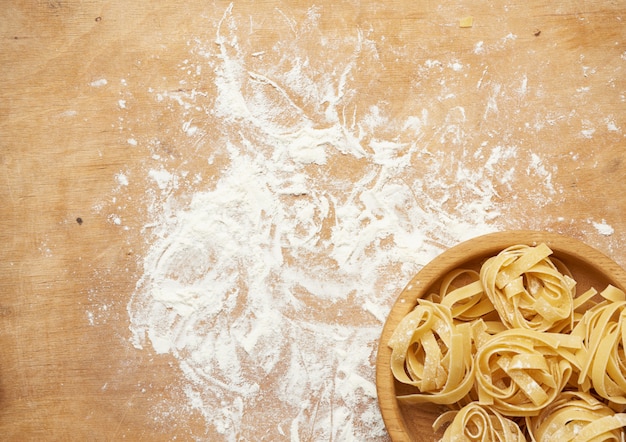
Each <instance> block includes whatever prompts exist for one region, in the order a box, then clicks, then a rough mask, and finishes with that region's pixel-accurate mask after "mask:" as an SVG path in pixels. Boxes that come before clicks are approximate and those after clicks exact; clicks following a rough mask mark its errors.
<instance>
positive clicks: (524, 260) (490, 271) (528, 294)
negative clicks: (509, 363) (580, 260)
mask: <svg viewBox="0 0 626 442" xmlns="http://www.w3.org/2000/svg"><path fill="white" fill-rule="evenodd" d="M551 254H552V250H551V249H550V248H549V247H548V246H547V245H545V244H540V245H538V246H536V247H530V246H526V245H514V246H511V247H508V248H506V249H504V250H503V251H501V252H500V253H499V254H498V255H496V256H493V257H491V258H489V259H488V260H487V261H486V262H485V263H484V264H483V265H482V267H481V269H480V280H481V281H482V284H483V288H484V290H485V293H486V294H487V297H488V298H489V299H490V300H491V302H492V303H493V305H494V308H495V309H496V311H497V312H498V314H499V315H500V319H501V320H502V322H503V323H504V324H505V326H506V327H507V328H523V329H529V330H535V331H548V332H561V331H564V330H565V331H569V330H570V329H571V328H572V327H573V321H574V302H573V299H574V295H575V290H576V282H575V281H574V280H573V279H572V278H571V277H570V276H569V275H564V274H563V273H561V272H560V271H559V269H558V268H557V266H556V264H555V263H554V262H552V261H551V260H550V258H549V256H550V255H551Z"/></svg>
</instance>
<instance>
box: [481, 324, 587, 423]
mask: <svg viewBox="0 0 626 442" xmlns="http://www.w3.org/2000/svg"><path fill="white" fill-rule="evenodd" d="M581 347H582V341H581V339H578V338H577V337H571V336H566V335H561V334H558V333H545V332H544V333H541V332H535V331H532V330H525V329H512V330H506V331H503V332H501V333H498V334H496V335H494V336H493V337H492V338H491V339H490V340H489V341H487V342H486V343H485V344H484V345H482V346H481V347H479V348H478V352H477V353H476V356H475V359H476V367H475V370H476V387H477V392H478V399H479V401H480V403H481V404H485V405H491V406H492V407H493V408H494V409H495V410H497V411H498V412H500V413H502V414H503V415H505V416H529V415H533V414H537V413H538V412H539V411H540V410H541V409H542V408H543V407H545V406H546V405H548V404H549V403H550V402H552V401H553V400H554V398H555V397H556V396H557V395H558V394H559V393H560V392H561V391H562V390H563V388H564V387H565V385H566V384H567V382H568V381H569V379H570V376H571V374H572V372H573V371H574V368H577V366H576V365H575V362H576V357H575V352H576V350H578V349H580V348H581Z"/></svg>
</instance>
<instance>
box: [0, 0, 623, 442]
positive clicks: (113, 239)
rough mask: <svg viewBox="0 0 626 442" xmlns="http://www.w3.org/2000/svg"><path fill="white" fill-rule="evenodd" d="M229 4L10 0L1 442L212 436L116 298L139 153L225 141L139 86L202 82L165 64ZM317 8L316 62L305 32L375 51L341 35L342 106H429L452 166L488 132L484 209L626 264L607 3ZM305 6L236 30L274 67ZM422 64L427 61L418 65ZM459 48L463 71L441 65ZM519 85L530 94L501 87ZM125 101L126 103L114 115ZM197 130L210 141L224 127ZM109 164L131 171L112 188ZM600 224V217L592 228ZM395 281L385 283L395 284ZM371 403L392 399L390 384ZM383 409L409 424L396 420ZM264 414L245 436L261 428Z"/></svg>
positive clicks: (5, 50) (615, 69)
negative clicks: (605, 228) (349, 61)
mask: <svg viewBox="0 0 626 442" xmlns="http://www.w3.org/2000/svg"><path fill="white" fill-rule="evenodd" d="M228 5H229V3H227V2H220V1H217V2H212V3H209V2H206V1H200V0H190V1H185V2H182V1H168V2H152V1H147V0H138V1H133V2H128V1H122V0H110V1H100V0H80V1H79V0H40V1H21V0H8V1H6V2H3V5H2V8H0V41H1V42H2V46H1V49H0V203H1V204H0V210H1V211H2V212H1V216H0V253H1V256H2V260H0V275H2V276H1V278H0V293H1V294H0V434H1V435H2V439H3V440H20V441H21V440H85V439H89V440H120V439H126V440H140V439H143V440H172V439H174V438H177V439H178V440H188V439H194V438H200V439H202V438H208V439H209V440H216V439H219V438H220V437H224V435H220V434H217V433H211V430H210V429H207V426H206V423H205V422H204V420H203V418H202V416H200V414H199V413H198V412H197V410H193V409H191V408H189V407H184V406H181V407H173V406H172V404H181V403H183V404H184V403H185V401H184V392H183V391H182V390H181V388H179V384H178V383H177V379H179V377H180V373H179V371H177V369H176V366H175V363H174V362H175V361H173V360H172V359H171V357H169V356H164V355H157V354H155V353H154V352H153V351H150V350H148V349H145V350H142V351H140V350H137V349H135V348H134V347H132V346H131V345H130V343H129V337H130V333H129V330H128V327H129V325H128V314H127V311H126V306H127V303H128V301H129V298H130V296H131V294H132V292H133V290H134V287H135V284H136V282H137V280H138V279H139V277H140V276H141V271H142V269H141V257H142V255H143V253H145V251H146V249H147V247H148V244H147V238H146V234H145V232H144V230H143V226H144V225H145V224H146V223H147V222H149V221H150V217H149V213H148V208H147V204H146V203H145V194H144V193H145V188H146V185H143V186H142V184H146V183H145V182H144V181H146V180H147V178H146V177H145V173H143V172H145V167H146V164H147V162H149V161H150V158H152V157H153V156H155V155H160V156H161V157H162V158H168V161H169V163H168V165H169V166H171V167H172V168H176V167H178V166H180V165H181V164H183V163H185V164H186V167H188V169H189V172H190V173H191V174H193V173H195V172H197V171H208V172H209V173H207V175H210V172H211V170H212V169H211V168H214V170H216V171H217V170H219V168H220V167H221V164H220V159H219V158H218V159H217V160H216V162H215V163H214V164H212V165H207V161H206V158H205V157H203V156H202V155H200V154H198V153H197V152H196V151H194V150H193V149H192V148H193V146H189V144H188V141H185V140H186V138H185V136H184V134H182V133H181V131H180V125H181V118H180V114H177V113H176V112H175V111H174V110H172V109H167V108H165V107H158V106H156V105H155V100H154V97H153V94H152V93H151V92H150V90H158V91H169V92H175V91H178V90H180V89H181V88H182V87H189V88H194V87H196V88H198V89H199V90H206V91H208V93H210V94H211V93H212V94H214V93H215V88H214V87H213V85H212V84H211V81H212V79H211V77H210V76H206V77H202V78H199V79H197V80H196V83H194V84H187V86H181V84H180V72H181V71H180V69H181V64H182V62H183V60H185V58H187V57H189V54H190V50H189V42H190V41H191V40H193V39H200V40H201V41H203V42H206V44H207V45H208V46H211V45H213V44H214V43H213V41H214V39H215V35H216V27H217V23H218V22H219V20H220V19H221V17H222V16H223V14H224V11H225V10H226V8H227V7H228ZM316 5H317V6H316V8H317V9H315V11H317V13H318V14H319V16H320V18H319V25H318V27H319V29H317V30H316V32H314V33H312V34H311V35H312V36H311V38H310V40H307V39H306V38H304V37H303V39H302V42H303V43H302V44H303V45H305V49H306V56H307V57H309V60H310V63H311V64H312V65H316V64H317V65H320V66H322V65H324V63H325V62H326V60H324V59H323V54H322V53H321V52H320V50H319V49H320V46H319V40H316V39H315V38H317V37H319V35H323V36H324V37H325V38H326V39H327V40H328V41H343V40H344V39H348V38H353V39H354V38H356V37H355V36H358V35H363V36H365V37H366V38H367V40H368V42H372V43H371V46H370V47H368V51H369V52H367V51H364V52H362V53H360V54H356V55H355V54H354V53H352V52H351V51H348V49H347V46H341V47H342V48H344V49H343V50H345V51H346V52H345V54H339V55H340V56H341V57H344V58H347V57H355V58H354V60H355V61H354V65H355V66H356V67H357V68H355V70H354V72H353V74H352V78H351V81H352V84H353V85H355V90H354V91H353V92H354V94H353V97H354V98H353V100H354V101H353V103H352V104H353V105H354V106H353V109H349V111H350V112H352V111H354V115H355V117H359V118H360V117H363V116H364V115H366V114H367V112H369V111H370V110H371V108H372V106H377V105H379V104H381V103H384V106H385V109H384V110H385V112H387V113H388V115H389V118H390V120H397V121H402V120H404V119H406V118H407V117H409V116H410V112H411V110H410V109H412V110H414V109H415V107H416V103H423V107H424V109H428V119H427V122H428V124H426V125H424V128H423V133H422V134H421V135H420V137H421V138H420V142H422V143H423V144H424V145H425V146H426V147H427V150H428V151H429V152H431V153H432V154H440V155H441V158H442V160H444V161H446V162H447V163H449V164H450V169H451V170H452V169H454V167H455V165H456V164H458V161H459V158H464V159H465V160H467V164H465V166H467V167H468V168H469V169H472V168H477V167H483V165H484V162H485V161H484V160H485V158H483V159H482V160H481V161H479V158H478V156H474V155H473V154H472V152H478V151H479V147H480V145H481V143H483V142H485V143H489V146H490V147H492V146H494V145H496V144H498V143H501V144H502V145H503V146H506V145H508V146H515V147H516V148H517V149H518V151H517V152H518V153H517V155H518V156H519V158H518V159H519V166H518V169H517V170H516V172H517V174H518V175H517V176H518V177H519V178H518V179H517V180H516V181H515V182H514V183H513V184H511V183H510V182H509V183H507V182H504V181H498V180H496V179H494V180H493V181H494V183H496V184H495V189H494V192H495V194H497V195H498V197H497V201H495V204H496V205H499V207H503V208H506V210H505V212H506V213H501V214H500V215H499V218H498V219H499V220H500V224H499V226H500V227H501V228H515V229H535V230H547V231H553V232H561V233H564V234H567V235H569V236H571V237H574V238H577V239H580V240H584V241H585V242H586V243H588V244H590V245H592V246H594V247H595V248H597V249H598V250H600V251H602V252H603V253H605V254H607V255H609V256H611V257H612V258H613V259H614V260H615V261H616V262H617V263H618V264H620V265H626V249H625V248H624V244H625V242H626V219H625V218H624V216H623V214H624V213H625V212H626V192H625V191H624V190H625V189H624V183H625V182H626V168H625V167H624V158H625V150H624V135H625V132H624V131H626V114H625V113H624V102H625V101H626V98H625V97H626V75H625V69H626V56H625V55H624V54H625V53H626V52H625V51H626V24H625V22H626V8H625V7H624V5H623V4H622V3H621V2H614V1H599V0H593V1H591V0H590V1H578V0H576V1H574V0H568V1H563V2H558V4H555V3H554V2H548V1H536V0H532V1H528V2H512V1H501V2H487V1H458V2H443V3H442V2H431V1H408V0H403V1H400V0H396V1H390V2H378V1H361V2H330V1H325V0H324V1H321V2H318V3H316ZM310 7H311V5H309V4H304V3H303V2H293V3H290V4H284V2H278V1H264V2H252V1H242V2H237V3H236V5H235V7H234V8H233V14H234V15H235V17H236V18H237V19H238V20H240V23H245V24H246V26H247V27H245V33H244V31H240V32H241V33H242V34H245V38H242V39H241V41H242V45H245V49H246V50H248V51H249V53H252V52H254V51H259V52H261V51H266V52H267V54H268V56H267V58H266V59H265V61H264V62H263V63H267V65H266V66H270V65H271V64H272V63H275V62H276V61H277V60H280V57H281V53H280V51H279V50H278V51H276V50H274V49H275V48H276V47H279V45H278V43H281V42H285V41H287V40H290V39H292V35H287V30H288V29H289V23H293V24H300V23H302V22H303V20H304V19H305V18H306V16H307V13H308V12H309V10H310ZM468 15H472V16H473V17H474V24H473V27H472V28H467V29H461V28H460V27H459V26H458V21H459V19H460V18H461V17H464V16H468ZM284 17H287V18H288V19H289V21H287V20H285V19H284ZM243 28H244V26H243V25H242V29H243ZM314 37H315V38H314ZM480 48H485V50H488V51H489V53H484V52H483V53H481V52H480ZM435 61H439V62H440V63H441V65H440V66H436V65H433V66H434V67H432V68H430V69H426V66H427V65H428V66H431V63H434V62H435ZM456 62H458V63H459V64H461V65H463V66H465V68H464V69H465V70H464V71H461V72H460V73H459V72H456V71H454V70H453V69H452V68H450V67H448V65H447V64H451V65H454V63H456ZM258 63H259V64H260V63H262V62H261V61H258ZM329 72H330V71H329ZM102 79H107V80H108V83H107V84H106V86H105V87H95V86H93V85H92V84H94V82H97V81H99V80H102ZM122 79H123V80H125V85H123V84H122V83H121V80H122ZM524 84H527V86H528V93H527V94H526V95H520V94H517V93H515V91H516V90H518V89H520V88H522V86H523V85H524ZM446 91H448V92H449V93H450V94H452V92H454V94H453V95H454V96H449V95H448V94H447V93H446ZM121 99H126V100H128V105H129V108H128V109H125V110H124V112H122V111H121V110H120V106H119V100H121ZM490 100H491V101H490ZM494 100H495V101H494ZM489 103H491V105H490V104H489ZM494 103H495V105H497V106H496V107H497V114H496V113H495V108H494V107H493V106H494ZM300 104H301V105H302V106H303V107H305V108H306V106H312V104H311V103H307V102H302V103H300ZM459 106H462V107H463V108H464V118H465V119H464V120H463V121H462V122H459V124H458V126H459V127H460V128H461V129H462V131H461V132H462V133H460V134H458V135H459V136H460V137H461V142H460V143H459V144H454V143H453V142H452V139H451V138H450V137H451V136H452V135H453V134H449V133H445V132H444V131H443V129H442V128H443V127H444V125H445V124H446V121H447V119H449V118H450V116H451V115H453V114H451V109H453V108H455V107H459ZM490 106H491V107H490ZM206 124H207V126H209V127H210V126H211V125H217V124H219V121H218V120H217V119H215V120H211V121H209V122H207V123H206ZM209 135H210V136H211V137H215V139H218V138H219V135H220V133H219V129H218V128H216V129H214V130H213V131H212V132H210V131H209ZM393 136H394V135H393V134H390V135H389V138H390V139H391V138H393ZM131 137H134V138H136V139H140V140H146V143H145V144H146V145H147V146H148V147H144V148H138V149H131V148H129V144H128V142H127V140H128V139H129V138H131ZM148 141H150V143H148ZM399 141H403V140H399ZM186 143H187V144H186ZM464 152H465V154H464ZM533 152H534V153H536V152H539V153H540V154H541V156H542V158H543V159H544V161H545V164H558V167H553V168H551V169H550V170H548V171H547V173H548V175H549V177H550V180H551V181H550V183H549V184H550V185H552V186H553V188H554V193H553V194H551V197H550V200H549V201H543V202H542V201H538V199H541V198H542V194H541V193H540V192H538V191H537V190H536V189H538V188H541V187H542V186H546V185H547V184H546V182H545V181H542V182H541V183H537V182H536V181H535V180H537V179H538V178H539V176H538V175H537V174H536V173H535V174H533V173H531V172H530V171H529V172H528V173H527V172H526V171H524V170H522V169H521V168H522V167H523V166H522V165H521V164H522V163H524V161H526V163H528V159H529V158H531V153H533ZM204 153H206V152H203V154H204ZM483 155H484V153H483ZM522 160H524V161H522ZM359 166H360V165H359V163H358V161H353V160H351V159H350V158H348V157H346V158H345V159H342V160H339V161H338V162H337V163H336V164H333V165H332V167H330V168H329V170H331V171H332V173H333V174H337V175H340V174H341V176H342V177H350V176H352V175H355V172H354V171H355V170H357V169H358V167H359ZM420 167H421V166H420V164H415V165H414V167H413V169H412V171H411V172H410V173H411V174H412V175H410V176H407V177H406V178H407V179H414V178H415V177H416V176H418V175H419V174H420V172H421V169H420ZM120 171H124V172H126V173H128V174H129V175H130V176H133V178H134V180H135V181H134V182H135V183H137V185H136V186H135V187H132V188H129V189H128V190H127V191H126V192H125V193H118V194H116V195H115V196H117V199H114V198H113V196H114V195H113V193H114V192H113V190H114V189H115V186H116V182H115V175H116V174H117V173H119V172H120ZM452 176H453V175H450V177H452ZM450 179H452V178H450ZM448 184H450V185H451V186H452V187H451V188H452V189H453V190H455V192H453V193H452V196H453V197H452V199H451V200H450V201H449V202H448V205H449V210H450V212H451V213H457V212H455V210H457V209H455V207H457V206H458V205H459V204H463V197H464V195H466V193H465V192H466V189H463V188H462V187H461V186H458V187H454V186H455V185H454V182H451V183H448ZM116 213H123V216H124V219H123V226H121V227H120V226H119V225H116V224H115V223H114V222H112V221H111V218H110V217H111V214H116ZM78 218H80V219H81V220H82V222H81V223H79V222H77V219H78ZM603 221H604V222H606V224H607V225H609V226H611V227H612V228H613V229H614V232H613V233H612V234H608V235H606V234H602V233H601V232H599V231H598V229H597V228H595V227H594V224H593V223H594V222H603ZM402 285H403V284H402V283H400V282H398V292H400V290H401V288H402ZM390 307H391V306H390ZM348 320H349V319H348ZM381 330H382V324H381ZM383 341H384V339H383ZM372 381H373V379H372ZM168 406H171V409H170V408H168ZM384 407H390V408H389V409H390V410H392V411H390V412H392V413H398V410H397V408H395V407H396V405H394V403H393V402H389V401H388V402H387V405H384ZM155 415H158V416H165V415H167V416H169V418H168V419H155V418H154V416H155ZM389 425H390V426H389V427H388V430H389V432H390V433H391V434H392V435H396V436H397V437H398V440H402V438H401V436H400V435H401V434H402V431H403V428H404V426H403V424H401V423H398V424H397V426H394V425H396V424H393V423H391V424H389ZM415 425H417V428H420V429H422V428H424V425H426V424H425V423H416V424H415ZM262 431H264V430H261V429H259V434H257V435H247V436H248V437H249V438H254V437H255V436H257V437H258V440H262V438H263V437H265V436H264V434H261V433H262ZM273 431H275V433H273V434H278V433H276V431H277V430H275V429H274V430H273Z"/></svg>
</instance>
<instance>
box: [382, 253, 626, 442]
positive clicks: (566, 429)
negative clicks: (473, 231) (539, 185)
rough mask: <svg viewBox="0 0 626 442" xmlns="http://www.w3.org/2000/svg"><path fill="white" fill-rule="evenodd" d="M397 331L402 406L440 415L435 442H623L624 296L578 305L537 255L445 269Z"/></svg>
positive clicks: (546, 259) (561, 270)
mask: <svg viewBox="0 0 626 442" xmlns="http://www.w3.org/2000/svg"><path fill="white" fill-rule="evenodd" d="M431 290H432V291H430V292H429V294H428V296H427V297H426V299H419V300H417V305H416V306H415V308H414V309H413V310H412V311H411V312H410V313H409V314H408V315H407V316H405V317H404V318H403V319H402V320H401V321H400V323H399V324H398V326H397V328H396V329H395V330H394V333H393V334H392V336H391V338H390V340H389V346H390V347H391V349H392V353H391V370H392V372H393V376H394V377H395V379H396V380H397V381H398V382H400V383H402V384H406V385H410V386H412V387H414V388H415V393H410V394H403V395H399V396H397V398H398V400H399V401H401V402H403V403H405V404H420V403H424V402H429V403H434V404H444V405H447V406H448V408H449V409H450V411H447V412H445V413H443V414H442V415H441V416H440V417H439V418H437V419H436V420H435V422H434V424H433V429H434V430H435V431H440V430H443V429H444V428H445V430H444V433H443V438H442V439H441V440H440V442H456V441H460V442H490V441H494V442H495V441H498V442H525V441H527V440H530V441H532V442H543V441H558V442H592V441H593V442H596V441H597V442H601V441H614V442H626V436H625V432H624V428H626V413H625V412H624V410H626V293H625V292H624V291H623V290H621V289H619V288H617V287H614V286H612V285H610V284H609V285H608V286H606V288H605V289H604V290H602V291H601V292H598V291H597V290H596V289H595V288H593V287H591V288H589V289H587V290H586V291H585V292H584V293H581V294H580V295H579V296H576V281H575V280H574V279H573V277H572V275H571V273H570V271H569V270H568V269H567V267H566V266H565V265H564V264H563V262H561V261H559V260H558V259H557V258H555V257H552V250H551V249H550V248H549V247H548V246H547V245H546V244H539V245H538V246H536V247H531V246H528V245H523V244H520V245H514V246H511V247H508V248H506V249H504V250H502V251H501V252H500V253H498V254H497V255H495V256H492V257H490V258H488V259H487V260H486V261H485V262H484V263H483V264H482V265H481V266H480V268H479V269H478V271H477V270H476V269H469V268H459V269H454V270H452V271H450V272H449V273H447V274H446V275H444V276H443V278H442V279H441V281H440V284H439V287H432V288H431Z"/></svg>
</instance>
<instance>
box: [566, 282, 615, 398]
mask: <svg viewBox="0 0 626 442" xmlns="http://www.w3.org/2000/svg"><path fill="white" fill-rule="evenodd" d="M607 290H608V291H609V292H610V293H611V295H610V296H609V297H606V299H607V301H606V302H602V303H600V304H598V305H596V306H595V307H593V308H592V309H590V310H588V311H587V312H586V313H585V315H583V317H582V319H581V320H580V322H579V323H578V324H577V325H576V328H575V329H574V330H573V331H572V335H575V336H580V337H581V338H582V339H583V342H584V346H583V348H581V349H580V350H579V351H578V353H577V357H578V360H579V364H580V366H581V368H580V372H579V376H578V383H579V384H580V385H581V386H582V389H583V390H584V391H589V390H590V389H591V388H593V389H594V390H595V392H596V394H597V395H598V396H600V397H602V398H604V399H606V400H608V401H609V402H610V403H613V404H618V405H621V406H622V408H623V406H624V405H626V354H625V351H626V301H619V299H623V298H622V296H620V295H619V293H618V292H616V290H619V289H616V288H615V287H613V286H609V288H607ZM607 290H605V291H607ZM619 292H621V293H622V295H623V293H624V292H622V291H621V290H619ZM611 299H613V300H616V301H615V302H611V301H610V300H611Z"/></svg>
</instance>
